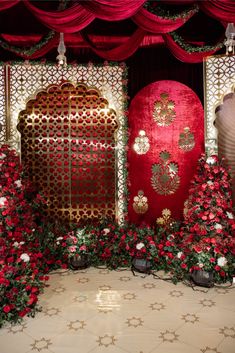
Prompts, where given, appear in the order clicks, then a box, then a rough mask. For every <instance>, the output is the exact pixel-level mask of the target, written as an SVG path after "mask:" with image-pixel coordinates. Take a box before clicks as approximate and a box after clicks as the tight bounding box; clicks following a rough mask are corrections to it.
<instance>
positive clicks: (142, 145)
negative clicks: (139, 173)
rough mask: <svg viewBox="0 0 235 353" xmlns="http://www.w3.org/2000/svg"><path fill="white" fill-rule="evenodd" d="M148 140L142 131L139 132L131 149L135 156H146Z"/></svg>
mask: <svg viewBox="0 0 235 353" xmlns="http://www.w3.org/2000/svg"><path fill="white" fill-rule="evenodd" d="M149 147H150V144H149V139H148V137H147V136H146V133H145V131H144V130H140V131H139V136H137V137H136V138H135V143H134V145H133V148H134V150H135V152H136V153H137V154H146V153H147V152H148V150H149Z"/></svg>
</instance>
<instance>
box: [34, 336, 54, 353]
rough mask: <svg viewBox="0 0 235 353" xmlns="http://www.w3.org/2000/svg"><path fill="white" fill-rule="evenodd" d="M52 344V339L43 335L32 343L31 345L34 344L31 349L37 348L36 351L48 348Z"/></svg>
mask: <svg viewBox="0 0 235 353" xmlns="http://www.w3.org/2000/svg"><path fill="white" fill-rule="evenodd" d="M51 344H52V342H51V340H49V339H46V338H44V337H42V338H41V339H39V340H34V342H33V343H32V344H31V346H32V348H31V350H32V351H34V350H35V351H38V352H40V351H42V350H48V349H49V346H50V345H51Z"/></svg>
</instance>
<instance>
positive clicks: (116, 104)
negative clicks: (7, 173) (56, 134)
mask: <svg viewBox="0 0 235 353" xmlns="http://www.w3.org/2000/svg"><path fill="white" fill-rule="evenodd" d="M62 82H70V83H72V85H73V86H74V87H75V86H77V85H78V83H84V84H85V85H86V86H87V87H89V89H91V88H95V90H98V92H100V95H101V96H102V97H104V98H106V99H107V100H108V102H109V107H110V108H113V109H114V110H115V112H116V118H115V120H116V121H117V122H118V129H117V131H116V134H115V154H116V160H115V163H116V166H117V168H116V171H115V173H116V219H117V220H118V222H119V223H122V222H123V221H124V219H125V217H126V212H127V201H126V188H127V186H126V141H127V119H126V84H127V69H126V67H125V64H124V63H119V64H118V63H116V64H114V63H110V64H109V63H104V64H97V65H94V64H92V63H88V64H87V65H86V64H75V63H74V64H73V65H67V66H66V67H63V68H61V67H58V66H57V65H56V64H51V63H37V62H22V63H20V62H18V63H12V64H0V88H1V89H0V144H2V143H5V142H7V143H10V144H11V146H12V147H14V148H16V149H17V150H18V151H19V152H20V150H21V146H20V138H21V136H20V135H21V134H20V133H19V131H18V130H17V124H18V117H19V113H20V112H21V111H22V110H24V109H25V107H26V104H27V102H28V101H29V100H34V99H35V97H36V95H37V93H38V92H45V91H46V90H47V88H48V87H50V86H51V87H52V86H55V85H57V86H59V85H61V83H62ZM58 104H59V102H58ZM56 109H57V110H58V109H59V107H57V108H56ZM71 109H72V108H71ZM51 118H53V115H51ZM48 124H49V123H48ZM61 124H62V123H61ZM57 125H58V126H59V123H58V122H57ZM104 125H105V124H104ZM104 125H103V126H104ZM32 128H33V125H32ZM28 129H31V128H30V125H29V127H28ZM107 137H108V136H107ZM45 139H46V138H45ZM44 148H45V146H44ZM50 148H52V146H50ZM112 151H113V153H114V149H113V150H112ZM108 152H109V151H106V153H108ZM58 153H59V152H58ZM51 154H52V153H51ZM35 162H36V161H35ZM50 163H52V161H50ZM44 167H45V166H44ZM48 168H49V166H48ZM58 168H59V166H58ZM105 175H106V174H105ZM100 178H101V177H100ZM104 179H105V178H104ZM80 182H82V180H80ZM109 190H110V188H109ZM110 195H112V192H111V190H110ZM102 197H103V195H102ZM55 201H56V200H55ZM56 202H57V201H56ZM94 204H95V203H94ZM66 212H68V211H66Z"/></svg>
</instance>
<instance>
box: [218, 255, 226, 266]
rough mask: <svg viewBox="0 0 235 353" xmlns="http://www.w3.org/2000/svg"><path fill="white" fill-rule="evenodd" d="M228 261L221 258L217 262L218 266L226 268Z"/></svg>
mask: <svg viewBox="0 0 235 353" xmlns="http://www.w3.org/2000/svg"><path fill="white" fill-rule="evenodd" d="M227 262H228V261H227V259H226V257H223V256H221V257H219V258H218V260H217V265H218V266H220V267H224V266H225V265H226V264H227Z"/></svg>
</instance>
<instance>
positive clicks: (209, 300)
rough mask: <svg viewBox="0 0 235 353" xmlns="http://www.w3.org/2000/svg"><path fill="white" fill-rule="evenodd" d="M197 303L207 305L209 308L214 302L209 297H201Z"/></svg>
mask: <svg viewBox="0 0 235 353" xmlns="http://www.w3.org/2000/svg"><path fill="white" fill-rule="evenodd" d="M199 303H200V304H202V306H208V307H209V308H211V307H212V306H215V302H214V301H213V300H211V299H202V300H200V302H199Z"/></svg>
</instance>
